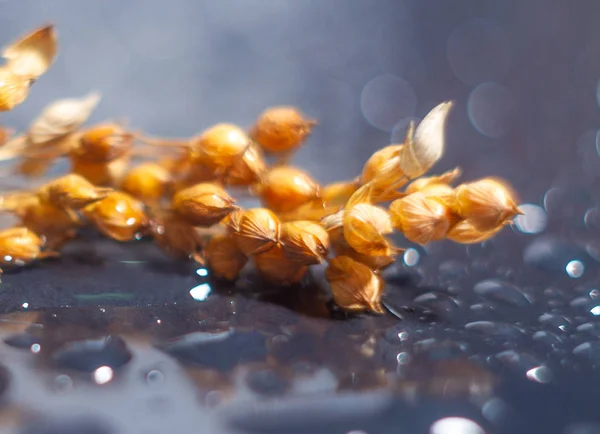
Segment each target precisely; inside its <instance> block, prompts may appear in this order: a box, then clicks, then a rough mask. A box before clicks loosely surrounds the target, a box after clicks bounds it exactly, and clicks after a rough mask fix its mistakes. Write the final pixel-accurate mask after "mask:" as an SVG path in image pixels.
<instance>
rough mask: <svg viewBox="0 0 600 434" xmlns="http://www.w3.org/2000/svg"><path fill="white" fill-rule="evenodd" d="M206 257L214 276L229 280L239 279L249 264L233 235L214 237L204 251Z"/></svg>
mask: <svg viewBox="0 0 600 434" xmlns="http://www.w3.org/2000/svg"><path fill="white" fill-rule="evenodd" d="M204 257H205V258H206V262H207V263H208V266H209V268H210V269H211V271H212V272H213V273H214V275H215V276H217V277H221V278H224V279H227V280H235V279H237V277H238V275H239V274H240V271H242V268H244V266H245V265H246V263H247V262H248V258H247V257H246V256H245V255H244V254H243V253H242V252H241V251H240V249H239V247H238V245H237V242H236V241H235V240H234V239H233V237H232V236H231V235H215V236H213V237H212V238H211V239H210V241H209V242H208V244H207V245H206V247H205V249H204Z"/></svg>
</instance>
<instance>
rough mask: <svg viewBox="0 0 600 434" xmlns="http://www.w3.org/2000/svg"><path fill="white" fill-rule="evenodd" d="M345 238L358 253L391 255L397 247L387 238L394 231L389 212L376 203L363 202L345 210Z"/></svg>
mask: <svg viewBox="0 0 600 434" xmlns="http://www.w3.org/2000/svg"><path fill="white" fill-rule="evenodd" d="M343 221H344V238H345V239H346V242H347V243H348V244H349V245H350V247H352V248H353V249H354V250H356V251H357V252H358V253H362V254H364V255H371V256H389V255H391V254H393V253H394V251H395V248H394V247H393V246H392V245H391V244H390V242H389V241H388V240H387V239H386V238H385V235H386V234H390V233H392V231H393V227H392V220H391V218H390V215H389V214H388V212H387V211H386V210H385V209H383V208H380V207H378V206H375V205H370V204H366V203H361V204H358V205H355V206H353V207H352V208H349V209H345V210H344V220H343Z"/></svg>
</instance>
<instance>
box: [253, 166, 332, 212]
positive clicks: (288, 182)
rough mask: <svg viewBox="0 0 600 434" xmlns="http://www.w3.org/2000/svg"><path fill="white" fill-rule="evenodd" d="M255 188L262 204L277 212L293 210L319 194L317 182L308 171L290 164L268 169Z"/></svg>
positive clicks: (316, 197)
mask: <svg viewBox="0 0 600 434" xmlns="http://www.w3.org/2000/svg"><path fill="white" fill-rule="evenodd" d="M257 190H258V193H259V195H260V198H261V200H262V202H263V204H264V205H265V206H266V207H267V208H269V209H271V210H273V211H275V212H277V213H279V212H289V211H293V210H295V209H296V208H298V207H300V206H302V205H304V204H306V203H307V202H310V201H312V200H315V199H318V198H319V196H320V186H319V184H317V183H316V182H315V181H314V180H313V179H312V178H311V177H310V175H309V174H308V173H306V172H304V171H303V170H300V169H297V168H295V167H290V166H279V167H274V168H273V169H271V170H270V171H268V172H267V173H266V175H265V176H264V179H263V182H262V184H261V185H260V186H259V187H258V188H257Z"/></svg>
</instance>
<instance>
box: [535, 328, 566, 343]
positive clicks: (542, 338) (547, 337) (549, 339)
mask: <svg viewBox="0 0 600 434" xmlns="http://www.w3.org/2000/svg"><path fill="white" fill-rule="evenodd" d="M532 338H533V340H534V341H536V342H541V343H543V344H545V345H548V346H550V347H557V346H559V345H560V344H561V343H562V340H561V338H559V337H558V336H556V335H555V334H554V333H550V332H547V331H543V330H541V331H538V332H535V333H534V334H533V336H532Z"/></svg>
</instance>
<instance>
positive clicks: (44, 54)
mask: <svg viewBox="0 0 600 434" xmlns="http://www.w3.org/2000/svg"><path fill="white" fill-rule="evenodd" d="M56 50H57V40H56V32H55V31H54V26H52V25H50V26H45V27H41V28H39V29H36V30H34V31H33V32H31V33H29V34H28V35H26V36H24V37H23V38H21V39H19V40H18V41H16V42H14V43H12V44H11V45H9V46H8V47H6V48H5V49H4V51H3V52H2V57H4V58H5V59H7V60H8V63H7V67H8V68H10V69H11V71H12V72H13V73H15V74H18V75H21V76H24V77H32V78H37V77H39V76H40V75H42V74H43V73H45V72H46V71H47V70H48V68H49V67H50V65H51V64H52V62H53V61H54V57H55V56H56Z"/></svg>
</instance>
